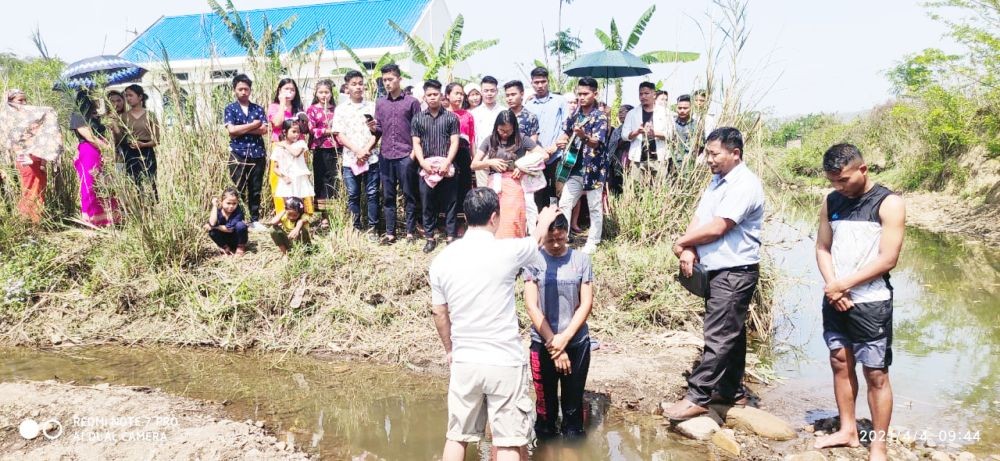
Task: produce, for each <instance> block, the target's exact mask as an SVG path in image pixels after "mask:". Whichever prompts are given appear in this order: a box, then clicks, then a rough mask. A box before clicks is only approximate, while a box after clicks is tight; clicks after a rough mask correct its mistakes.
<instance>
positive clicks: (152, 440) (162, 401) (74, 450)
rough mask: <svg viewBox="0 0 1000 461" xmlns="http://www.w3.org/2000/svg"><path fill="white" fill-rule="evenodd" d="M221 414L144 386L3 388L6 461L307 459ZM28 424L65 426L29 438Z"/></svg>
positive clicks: (0, 421) (0, 426)
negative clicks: (25, 425)
mask: <svg viewBox="0 0 1000 461" xmlns="http://www.w3.org/2000/svg"><path fill="white" fill-rule="evenodd" d="M222 415H223V410H222V405H219V404H214V403H209V402H204V401H199V400H193V399H188V398H183V397H176V396H172V395H168V394H165V393H163V392H160V391H158V390H153V389H149V388H145V387H119V386H109V385H107V384H101V385H97V386H89V387H84V386H74V385H70V384H62V383H56V382H54V381H45V382H17V383H0V453H2V454H0V460H25V459H103V460H119V459H121V460H123V459H146V460H178V459H183V460H190V459H261V460H263V459H267V460H272V459H275V460H302V459H308V456H307V455H306V454H304V453H301V452H294V451H292V450H291V449H286V448H285V447H284V444H282V443H278V442H277V440H276V439H275V438H274V437H272V436H270V435H268V434H266V433H265V430H264V429H262V428H260V427H257V425H255V424H250V423H248V422H236V421H230V420H227V419H224V417H223V416H222ZM27 419H31V420H34V421H36V422H38V423H45V422H48V421H50V420H55V421H58V422H59V423H60V424H61V426H62V431H61V432H62V433H61V434H59V429H58V427H55V428H54V429H53V430H50V431H48V432H47V434H48V436H45V435H38V436H37V437H35V438H33V439H31V440H26V439H24V438H23V437H22V436H21V435H20V433H19V429H20V427H21V426H22V423H23V422H24V421H25V420H27ZM50 437H51V438H50Z"/></svg>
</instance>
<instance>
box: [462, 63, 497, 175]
mask: <svg viewBox="0 0 1000 461" xmlns="http://www.w3.org/2000/svg"><path fill="white" fill-rule="evenodd" d="M480 85H481V86H482V90H481V91H480V92H481V93H482V95H483V103H482V104H480V105H479V106H477V107H476V108H475V109H472V110H470V111H469V112H471V113H472V118H473V119H475V120H476V137H478V138H479V139H486V137H488V136H489V135H490V133H493V125H494V124H495V123H496V121H497V116H498V115H500V112H503V110H504V108H503V106H502V105H500V103H499V102H497V92H498V90H497V86H498V85H499V82H497V79H495V78H493V77H492V76H489V75H487V76H485V77H483V80H482V81H481V82H480ZM487 183H488V180H487V174H486V170H480V171H477V172H476V185H477V186H479V187H486V186H487V185H489V184H487Z"/></svg>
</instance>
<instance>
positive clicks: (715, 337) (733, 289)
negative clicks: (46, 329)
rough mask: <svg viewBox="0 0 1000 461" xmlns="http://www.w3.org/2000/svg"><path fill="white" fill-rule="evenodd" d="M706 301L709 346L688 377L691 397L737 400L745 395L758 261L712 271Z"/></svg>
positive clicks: (696, 400) (700, 401) (702, 402)
mask: <svg viewBox="0 0 1000 461" xmlns="http://www.w3.org/2000/svg"><path fill="white" fill-rule="evenodd" d="M708 276H709V282H708V286H709V288H708V299H706V300H705V349H704V351H702V354H701V363H699V364H698V365H697V366H696V367H695V368H694V370H691V376H688V392H687V399H688V400H690V401H691V402H693V403H695V404H698V405H701V406H708V403H709V401H710V400H711V398H712V393H713V392H715V393H718V394H719V395H720V396H721V397H722V398H724V399H727V400H735V399H738V398H740V397H743V395H744V392H745V390H744V388H743V374H744V371H745V369H746V355H747V327H746V320H747V311H748V310H749V309H750V299H751V298H753V294H754V292H755V291H756V289H757V279H758V278H759V277H760V271H759V269H758V266H757V265H756V264H753V265H750V266H740V267H733V268H729V269H722V270H718V271H711V272H709V275H708Z"/></svg>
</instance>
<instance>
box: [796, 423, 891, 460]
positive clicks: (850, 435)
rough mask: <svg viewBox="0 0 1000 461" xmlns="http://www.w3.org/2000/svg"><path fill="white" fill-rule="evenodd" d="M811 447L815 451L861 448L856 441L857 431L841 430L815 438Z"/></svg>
mask: <svg viewBox="0 0 1000 461" xmlns="http://www.w3.org/2000/svg"><path fill="white" fill-rule="evenodd" d="M813 446H814V447H815V448H817V449H820V448H833V447H851V448H854V447H858V446H861V442H860V441H859V440H858V431H857V430H851V431H845V430H843V429H841V430H839V431H837V432H834V433H833V434H830V435H825V436H823V437H819V438H817V439H816V443H814V444H813ZM883 459H885V458H883Z"/></svg>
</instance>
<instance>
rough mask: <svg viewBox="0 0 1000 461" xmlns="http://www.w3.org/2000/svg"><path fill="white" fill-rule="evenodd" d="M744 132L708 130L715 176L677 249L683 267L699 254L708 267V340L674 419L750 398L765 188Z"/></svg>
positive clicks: (686, 271) (688, 268)
mask: <svg viewBox="0 0 1000 461" xmlns="http://www.w3.org/2000/svg"><path fill="white" fill-rule="evenodd" d="M743 155H744V154H743V135H742V134H740V132H739V130H737V129H735V128H730V127H722V128H719V129H717V130H715V131H713V132H712V133H711V134H709V135H708V139H707V141H706V143H705V157H706V162H707V164H708V166H709V167H710V168H711V170H712V173H714V175H713V176H712V181H711V183H709V185H708V187H707V188H706V189H705V192H704V193H703V194H702V196H701V200H700V201H699V202H698V209H697V210H696V211H695V217H694V219H693V220H692V221H691V224H690V225H689V226H688V228H687V232H685V233H684V235H683V236H681V238H679V239H677V242H676V245H675V246H674V253H676V254H677V256H678V257H679V258H680V266H681V273H682V274H683V275H685V276H687V277H690V276H691V273H692V271H693V265H694V264H695V263H696V262H697V261H699V260H700V261H701V264H702V265H704V266H705V270H706V271H707V272H708V279H709V281H708V286H709V289H708V298H707V299H706V300H705V330H704V331H705V347H704V350H703V351H702V356H701V363H699V364H698V366H696V367H695V368H694V369H693V370H691V375H690V376H689V377H688V391H687V396H686V397H685V398H684V399H681V400H680V401H678V402H677V403H675V404H674V405H673V406H671V407H670V408H669V409H667V410H666V412H665V413H666V416H667V418H669V419H670V420H671V421H673V422H678V421H684V420H687V419H691V418H694V417H696V416H700V415H703V414H705V413H708V405H709V404H710V403H722V404H728V405H745V404H746V400H747V397H746V390H745V389H744V387H743V374H744V369H745V367H746V352H747V333H746V319H747V311H748V310H749V307H750V299H751V298H752V297H753V295H754V292H755V291H756V289H757V279H758V278H759V276H760V272H759V267H758V263H759V262H760V231H761V225H762V223H763V220H764V188H763V186H762V185H761V182H760V179H759V178H758V177H757V175H755V174H754V173H753V172H752V171H750V169H749V168H747V166H746V165H745V164H744V163H743Z"/></svg>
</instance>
